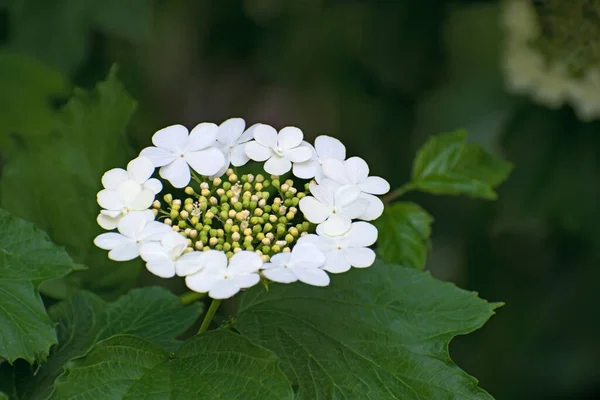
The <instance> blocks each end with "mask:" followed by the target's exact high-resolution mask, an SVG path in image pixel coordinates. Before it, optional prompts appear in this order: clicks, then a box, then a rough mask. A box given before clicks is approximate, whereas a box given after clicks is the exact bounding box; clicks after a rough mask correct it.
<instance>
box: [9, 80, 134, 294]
mask: <svg viewBox="0 0 600 400" xmlns="http://www.w3.org/2000/svg"><path fill="white" fill-rule="evenodd" d="M134 109H135V101H134V100H133V99H132V98H131V97H130V96H129V95H128V94H127V92H126V91H125V89H124V88H123V86H122V85H121V84H120V83H119V81H118V80H117V78H116V70H115V69H113V70H112V71H111V73H110V74H109V76H108V78H107V79H106V81H104V82H100V83H99V84H98V85H97V90H96V91H95V92H91V93H87V92H85V91H82V90H78V91H77V92H76V94H75V96H74V97H73V98H72V99H71V100H70V101H69V102H68V103H67V104H66V105H65V106H64V107H63V109H62V110H61V111H60V115H59V122H58V127H57V130H58V131H57V132H55V135H53V137H51V138H49V139H48V140H45V141H39V142H38V143H36V144H37V145H36V146H32V147H31V148H30V149H29V150H28V151H23V152H20V153H19V154H18V155H16V156H15V157H14V158H12V159H9V161H8V163H7V165H6V167H5V169H4V174H3V175H4V176H3V179H2V181H1V182H0V183H1V185H2V190H1V194H2V204H3V205H4V207H6V209H8V210H10V211H11V212H13V213H15V214H16V215H19V216H22V217H24V218H27V219H28V220H30V221H33V222H34V223H35V224H36V225H38V226H39V227H40V228H42V229H45V230H46V232H48V234H49V235H50V237H51V238H52V240H53V241H54V242H55V243H58V244H60V245H63V246H65V247H66V248H67V250H68V251H69V254H70V255H71V256H72V257H73V258H74V259H75V261H77V262H79V263H82V264H86V265H87V266H89V267H90V268H89V270H88V271H86V272H85V273H83V274H82V277H81V278H82V280H83V281H84V285H85V286H86V287H88V288H91V289H94V291H97V292H100V293H103V292H108V293H110V294H111V295H113V297H116V296H114V294H115V293H117V294H118V293H123V292H125V291H126V290H127V289H128V288H130V287H131V286H132V284H133V281H134V280H135V278H136V276H137V273H138V272H139V267H140V263H139V262H136V261H133V262H128V263H116V262H113V261H110V260H109V259H108V258H107V256H106V252H105V251H102V250H100V249H98V248H97V247H96V246H94V244H93V240H94V237H96V236H97V235H98V234H100V233H101V232H102V229H101V228H100V227H99V226H98V224H97V223H96V216H97V215H98V212H99V207H98V205H97V204H96V193H97V192H98V191H99V190H100V189H101V184H100V178H101V176H102V174H103V173H104V172H105V171H107V170H109V169H111V168H114V167H123V166H125V165H126V164H127V161H128V160H129V159H130V158H131V157H130V151H129V149H128V147H127V145H126V141H125V137H124V131H125V127H126V126H127V124H128V122H129V119H130V117H131V115H132V114H133V111H134ZM61 297H66V293H65V296H61Z"/></svg>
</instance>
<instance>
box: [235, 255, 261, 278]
mask: <svg viewBox="0 0 600 400" xmlns="http://www.w3.org/2000/svg"><path fill="white" fill-rule="evenodd" d="M262 264H263V261H262V259H261V258H260V256H259V255H258V254H256V253H255V252H253V251H240V252H237V253H235V254H234V255H233V257H231V260H229V267H228V268H227V270H228V271H229V272H230V273H232V274H242V273H252V272H256V271H258V270H259V269H260V267H262Z"/></svg>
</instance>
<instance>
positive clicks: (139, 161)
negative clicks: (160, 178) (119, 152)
mask: <svg viewBox="0 0 600 400" xmlns="http://www.w3.org/2000/svg"><path fill="white" fill-rule="evenodd" d="M127 173H128V174H129V178H131V179H133V180H134V181H135V182H137V183H139V184H140V185H143V184H144V183H145V182H146V181H147V180H148V179H150V177H151V176H152V174H153V173H154V163H153V162H152V160H150V159H149V158H148V157H144V156H140V157H138V158H134V159H133V160H131V161H129V164H127Z"/></svg>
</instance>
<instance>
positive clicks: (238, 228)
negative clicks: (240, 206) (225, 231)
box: [231, 225, 240, 232]
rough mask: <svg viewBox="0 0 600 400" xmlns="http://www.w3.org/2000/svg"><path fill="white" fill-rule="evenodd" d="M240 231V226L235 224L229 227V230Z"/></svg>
mask: <svg viewBox="0 0 600 400" xmlns="http://www.w3.org/2000/svg"><path fill="white" fill-rule="evenodd" d="M239 231H240V227H239V226H237V225H234V226H232V227H231V232H239Z"/></svg>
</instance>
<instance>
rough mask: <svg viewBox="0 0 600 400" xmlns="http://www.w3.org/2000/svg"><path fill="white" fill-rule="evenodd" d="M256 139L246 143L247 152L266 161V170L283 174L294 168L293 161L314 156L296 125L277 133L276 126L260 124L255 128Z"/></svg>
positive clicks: (303, 160) (275, 173) (270, 172)
mask: <svg viewBox="0 0 600 400" xmlns="http://www.w3.org/2000/svg"><path fill="white" fill-rule="evenodd" d="M253 131H254V132H253V133H254V141H252V142H249V143H248V144H247V145H246V154H247V155H248V157H249V158H250V159H252V160H254V161H261V162H262V161H266V162H265V165H264V169H265V171H267V172H268V173H269V174H273V175H283V174H285V173H287V172H289V171H290V169H292V163H300V162H305V161H308V160H309V159H310V158H311V156H312V151H311V149H310V148H309V147H307V146H303V145H302V139H303V138H304V135H303V133H302V131H301V130H300V129H298V128H296V127H294V126H287V127H285V128H283V129H282V130H280V131H279V133H277V131H276V130H275V128H273V127H272V126H269V125H265V124H259V125H257V126H256V127H254V129H253Z"/></svg>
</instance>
